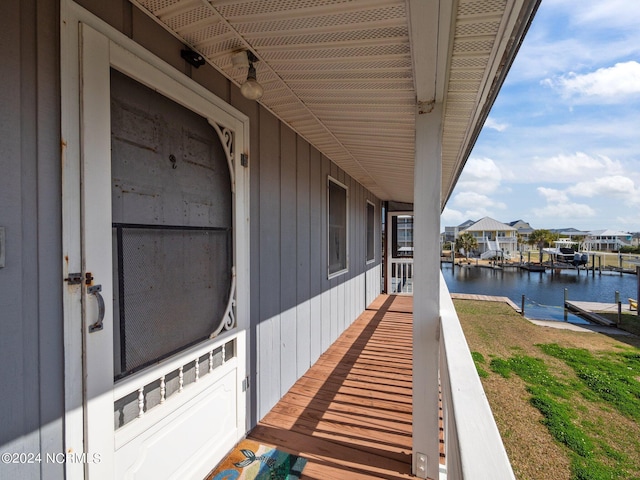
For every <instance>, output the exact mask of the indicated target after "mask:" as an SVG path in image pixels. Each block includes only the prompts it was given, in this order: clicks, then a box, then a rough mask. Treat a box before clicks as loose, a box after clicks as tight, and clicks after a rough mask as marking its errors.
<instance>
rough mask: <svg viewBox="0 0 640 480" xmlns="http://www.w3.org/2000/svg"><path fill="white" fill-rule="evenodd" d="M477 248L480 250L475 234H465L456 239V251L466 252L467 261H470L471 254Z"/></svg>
mask: <svg viewBox="0 0 640 480" xmlns="http://www.w3.org/2000/svg"><path fill="white" fill-rule="evenodd" d="M476 248H478V240H477V239H476V237H474V236H473V234H471V233H469V232H463V233H461V234H460V235H459V236H458V238H456V250H457V251H460V250H461V249H462V250H464V256H465V258H466V259H467V260H469V252H470V251H471V250H474V249H476Z"/></svg>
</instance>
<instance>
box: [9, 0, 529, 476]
mask: <svg viewBox="0 0 640 480" xmlns="http://www.w3.org/2000/svg"><path fill="white" fill-rule="evenodd" d="M537 5H538V1H535V0H531V1H529V0H501V1H491V0H460V1H457V2H450V1H448V0H367V1H353V2H340V1H326V0H306V1H298V0H287V1H265V0H211V1H203V0H135V1H134V0H132V1H129V0H113V1H108V2H105V1H101V0H78V1H77V2H74V1H72V0H28V1H25V0H4V1H3V2H2V3H1V5H0V19H1V20H0V22H1V24H2V27H1V29H0V31H1V32H2V42H0V49H1V52H2V55H1V58H2V63H1V65H2V75H1V76H0V86H1V87H2V88H0V96H1V98H2V109H0V118H1V123H2V128H3V135H2V140H0V141H1V142H2V157H1V160H0V162H1V166H2V169H1V171H2V174H1V175H0V312H2V313H1V314H0V322H1V324H2V335H1V336H0V342H1V346H0V360H1V364H2V374H1V375H2V376H1V379H2V382H1V383H2V389H3V392H2V395H0V407H1V408H0V412H1V413H0V415H2V429H1V431H0V445H1V446H2V448H1V450H2V452H9V453H11V452H12V453H14V454H16V455H18V456H16V457H11V458H15V459H16V460H18V461H16V462H3V463H2V464H0V478H11V479H21V478H56V479H61V478H67V479H81V478H85V479H91V480H93V479H114V478H116V479H122V478H143V479H149V478H158V479H160V478H180V479H187V478H193V479H200V478H203V477H204V475H206V473H207V472H209V471H210V470H211V469H212V468H213V466H215V464H216V463H217V462H218V461H219V460H220V459H221V458H222V457H223V456H224V455H225V453H226V452H227V451H228V450H229V449H230V448H232V447H233V445H234V444H235V443H236V442H237V441H238V440H239V439H241V438H242V437H243V436H245V435H246V434H247V432H249V431H250V430H251V429H252V428H254V427H255V426H256V425H257V424H258V422H259V421H260V420H261V419H262V418H263V417H264V416H265V415H267V414H268V413H269V412H270V410H271V409H272V407H273V406H274V405H276V403H277V402H278V401H279V400H280V399H281V398H282V397H283V395H285V394H286V392H287V391H288V389H289V388H290V387H291V386H292V385H294V384H295V383H296V381H297V380H298V379H299V378H300V377H301V376H302V375H304V373H305V372H306V371H307V370H308V369H309V367H310V365H312V364H314V363H315V362H316V361H317V360H318V358H320V355H321V354H322V353H323V352H324V351H326V350H327V348H329V346H330V345H331V344H332V343H334V342H335V341H336V340H337V339H338V338H339V337H340V335H341V334H342V332H343V331H345V329H347V328H348V327H349V325H350V324H351V323H352V322H353V321H354V319H356V318H357V317H358V316H359V315H360V314H361V313H363V312H364V311H365V309H366V308H367V306H369V305H371V304H372V302H374V301H375V300H376V298H377V297H378V295H379V294H380V292H381V281H380V280H381V277H382V274H383V272H382V264H383V249H382V241H381V239H382V232H381V223H382V222H381V220H380V219H381V216H382V212H383V209H384V211H386V212H390V211H391V210H392V208H391V205H393V204H404V205H409V206H411V209H412V211H411V212H410V213H411V215H412V216H413V218H414V220H415V222H414V224H413V225H415V228H414V229H413V233H414V236H413V249H414V250H413V265H414V266H415V269H416V271H419V272H420V275H417V276H416V277H415V282H414V285H413V287H414V293H415V296H414V298H413V307H412V308H413V312H414V315H413V323H412V329H413V335H412V337H411V339H410V340H409V342H410V345H412V355H411V357H412V362H413V372H414V373H413V377H412V380H411V387H410V389H409V390H410V391H412V400H411V402H412V411H411V413H412V416H411V418H412V422H411V427H410V436H411V440H410V444H409V445H410V446H409V447H408V450H407V451H403V452H400V454H399V455H400V456H402V458H403V459H406V463H407V465H408V467H407V469H408V470H407V471H408V472H411V471H412V472H413V473H414V474H415V475H416V476H417V477H420V478H427V477H429V478H432V479H435V478H438V476H439V475H440V473H441V471H442V470H444V471H446V474H447V476H448V478H450V479H459V478H460V479H461V478H473V479H483V478H487V479H488V478H492V479H493V478H500V479H509V478H513V473H512V471H511V468H510V465H509V462H508V459H507V456H506V453H505V451H504V448H503V446H502V443H501V440H500V437H499V435H498V432H497V428H496V426H495V423H494V422H493V419H492V416H491V413H490V410H489V408H488V404H487V402H486V399H485V397H484V395H483V392H482V387H481V384H480V382H479V379H478V377H477V374H476V372H475V368H474V364H473V361H472V360H471V356H470V353H469V351H468V349H467V347H466V343H465V341H464V338H463V336H462V332H461V329H460V326H459V323H458V320H457V316H456V314H455V310H454V309H453V305H452V302H451V299H450V297H449V295H448V292H447V290H446V286H444V283H443V282H442V281H441V276H440V270H439V221H440V212H441V211H442V208H443V206H444V204H445V203H446V201H447V200H448V198H449V196H450V194H451V192H452V190H453V188H454V186H455V184H456V181H457V179H458V177H459V175H460V172H461V171H462V168H463V167H464V164H465V162H466V160H467V158H468V156H469V154H470V151H471V149H472V148H473V145H474V142H475V140H476V138H477V136H478V134H479V132H480V130H481V128H482V125H483V123H484V120H485V119H486V118H487V115H488V113H489V110H490V108H491V105H492V103H493V102H494V100H495V98H496V95H497V94H498V91H499V89H500V87H501V85H502V83H503V81H504V79H505V77H506V75H507V72H508V70H509V67H510V65H511V64H512V61H513V59H514V57H515V55H516V53H517V51H518V48H519V46H520V44H521V42H522V40H523V38H524V35H525V33H526V31H527V28H528V26H529V24H530V22H531V20H532V18H533V15H534V14H535V10H536V8H537ZM392 202H397V203H392ZM403 208H406V207H403ZM488 221H489V220H488V219H486V220H485V221H484V222H485V223H486V222H488ZM387 225H388V222H387ZM514 230H515V229H511V227H506V228H503V227H499V228H493V227H491V228H486V229H485V228H483V232H489V233H490V234H491V235H494V237H492V239H493V240H495V241H498V242H500V246H501V248H502V247H505V248H506V249H511V250H512V249H513V248H515V246H513V247H511V243H512V238H515V237H513V236H512V231H514ZM386 235H387V238H388V232H387V233H386ZM480 238H484V239H487V238H488V237H487V234H486V233H484V234H482V235H481V236H480ZM393 331H394V330H393V329H391V330H390V332H389V333H387V335H393ZM391 353H392V354H393V353H394V352H393V351H391ZM439 388H441V392H442V393H441V400H442V406H443V409H444V410H443V411H444V414H443V415H444V418H443V433H442V434H441V433H440V424H439V405H440V403H439V402H440V394H439ZM441 435H443V436H444V441H445V452H446V457H445V458H444V465H442V466H441V465H440V458H441V457H440V444H439V437H440V436H441ZM300 448H302V446H301V447H300ZM21 454H25V455H32V456H33V457H26V456H25V457H22V456H20V455H21ZM47 455H54V457H48V456H47ZM60 455H62V457H60ZM36 456H39V457H36ZM23 458H24V459H28V458H34V459H35V458H40V460H41V461H40V462H35V461H34V462H28V463H25V462H19V460H21V459H23ZM47 458H54V459H60V458H62V461H46V459H47ZM366 458H369V459H373V458H377V457H376V456H375V455H373V454H370V455H368V456H366ZM3 459H4V457H3ZM349 460H351V461H352V466H351V468H354V467H353V461H354V460H353V459H349ZM366 467H367V465H366V461H363V463H362V467H361V468H362V469H363V470H364V469H366ZM407 475H408V473H407ZM371 476H375V475H374V474H371ZM345 478H347V477H345ZM358 478H365V477H364V476H361V477H358ZM367 478H370V477H367Z"/></svg>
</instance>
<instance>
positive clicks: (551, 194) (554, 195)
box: [537, 187, 569, 204]
mask: <svg viewBox="0 0 640 480" xmlns="http://www.w3.org/2000/svg"><path fill="white" fill-rule="evenodd" d="M537 190H538V193H539V194H540V195H542V196H543V197H544V198H545V200H546V201H547V203H556V204H558V203H565V202H568V201H569V197H568V196H567V194H566V192H563V191H562V190H556V189H555V188H547V187H538V188H537Z"/></svg>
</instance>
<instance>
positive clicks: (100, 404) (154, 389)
mask: <svg viewBox="0 0 640 480" xmlns="http://www.w3.org/2000/svg"><path fill="white" fill-rule="evenodd" d="M89 23H91V22H89ZM100 29H101V30H102V31H97V30H95V29H94V28H92V27H90V26H88V25H87V24H86V23H82V24H81V29H80V31H81V33H80V40H79V50H80V53H79V59H80V65H81V67H80V71H79V77H80V79H79V82H78V87H77V88H78V91H79V95H80V98H81V102H80V107H79V109H80V112H79V114H80V115H79V117H80V125H79V130H80V133H79V136H78V138H79V142H80V148H79V152H80V153H79V159H78V163H79V172H80V183H81V188H80V190H79V196H80V198H79V201H80V205H81V208H80V216H81V218H80V222H79V228H80V237H81V252H80V255H81V264H82V272H81V275H80V277H81V278H80V281H81V286H80V289H81V299H82V302H81V305H82V307H81V308H82V318H83V334H82V342H83V345H84V347H83V351H84V355H83V365H82V368H83V375H84V382H83V410H84V432H83V438H84V451H85V452H87V453H88V454H89V455H94V454H98V456H99V461H95V462H87V464H86V465H85V475H86V476H87V477H88V478H153V477H154V476H155V477H157V478H187V477H191V476H196V477H197V476H203V475H204V474H206V473H207V472H208V471H209V470H210V469H211V468H213V467H214V466H215V462H217V461H218V460H219V459H220V458H221V456H222V455H224V453H226V452H227V451H228V450H229V449H230V448H231V447H232V446H233V445H234V444H235V442H236V441H237V440H238V439H239V438H241V437H242V436H243V435H244V434H245V433H246V396H247V393H246V391H245V388H244V387H245V385H246V383H245V378H246V365H247V352H246V341H245V331H246V327H247V324H248V303H249V302H248V298H247V292H248V288H247V284H248V262H247V260H248V217H249V216H248V212H247V211H245V208H247V207H248V191H247V187H248V169H246V168H244V167H242V166H240V165H239V163H240V159H239V156H240V153H241V152H244V151H245V150H244V145H245V143H246V138H247V136H246V135H247V133H248V132H247V124H246V118H244V117H243V116H242V114H240V113H239V112H235V111H234V110H233V109H232V108H231V107H229V106H228V105H224V104H222V103H221V101H220V100H219V99H217V98H215V97H213V96H212V95H211V94H210V93H209V92H206V91H204V89H202V88H201V87H198V86H197V85H192V84H191V82H190V81H189V80H188V79H183V78H180V76H179V74H177V73H176V72H173V71H169V70H168V69H169V68H170V67H164V65H163V64H162V63H161V62H160V61H159V60H157V59H154V58H152V57H151V56H150V55H148V54H144V53H143V52H142V51H141V50H140V49H139V47H138V46H136V45H133V44H132V45H131V48H133V49H138V51H137V52H136V55H133V54H132V53H131V52H130V51H129V50H128V49H127V48H125V47H123V46H121V45H122V44H126V43H127V42H129V40H128V39H123V38H120V37H119V34H118V33H116V32H111V31H110V30H109V28H108V27H104V26H101V27H100ZM111 37H115V38H117V39H118V40H119V42H118V43H115V42H114V41H113V39H112V38H111ZM141 55H142V56H143V57H144V55H148V56H149V58H150V60H149V62H146V61H145V60H144V59H141ZM68 223H73V222H68V221H67V224H68ZM71 348H77V345H76V346H75V347H73V346H72V347H71Z"/></svg>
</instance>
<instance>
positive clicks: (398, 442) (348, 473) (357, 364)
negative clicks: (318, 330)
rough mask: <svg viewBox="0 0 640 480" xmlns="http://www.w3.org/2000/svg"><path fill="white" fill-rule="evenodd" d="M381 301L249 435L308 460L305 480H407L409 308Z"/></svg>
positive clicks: (395, 300)
mask: <svg viewBox="0 0 640 480" xmlns="http://www.w3.org/2000/svg"><path fill="white" fill-rule="evenodd" d="M411 300H412V299H411V298H408V297H406V298H405V297H390V296H381V297H379V298H378V299H376V301H375V302H374V303H373V304H372V306H371V307H370V308H369V309H368V310H367V311H365V312H364V313H363V314H362V315H361V316H360V317H359V318H358V319H357V320H356V321H355V322H354V323H353V324H352V325H351V326H350V327H349V328H348V329H347V330H346V331H345V332H344V333H343V334H342V335H341V336H340V337H339V338H338V339H337V340H336V342H335V343H334V344H333V345H332V346H331V347H330V348H329V349H328V350H327V351H326V352H325V353H324V354H323V355H322V356H321V357H320V358H319V359H318V361H317V362H316V364H315V365H314V366H313V367H311V369H309V371H307V373H306V374H305V375H303V376H302V378H300V379H299V380H298V381H297V382H296V383H295V385H294V386H293V387H292V388H291V389H290V390H289V392H288V393H287V394H286V395H285V396H284V397H283V398H282V399H281V400H280V401H279V402H278V404H277V405H276V406H275V407H274V408H273V409H272V410H271V411H270V412H269V413H268V414H267V415H266V416H265V417H264V418H263V419H262V421H261V422H260V423H259V424H258V426H257V427H256V428H254V429H253V430H252V431H251V433H250V434H249V438H251V439H253V440H256V441H259V442H262V443H265V444H269V445H273V446H275V447H277V448H280V449H282V450H285V451H289V452H291V453H295V454H298V455H302V456H303V457H305V458H306V459H307V460H308V463H307V466H306V467H305V469H304V472H303V477H302V478H306V479H334V478H335V479H345V478H349V479H354V480H360V479H362V480H365V479H372V478H386V479H403V478H412V476H411V442H412V437H411V429H412V423H411V422H412V416H411V405H412V399H411V395H412V388H411V385H412V381H411V374H412V368H411V347H412V333H411V309H412V302H411Z"/></svg>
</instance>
